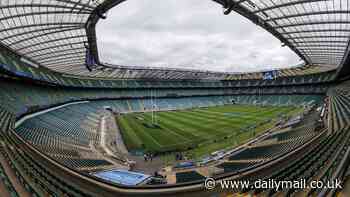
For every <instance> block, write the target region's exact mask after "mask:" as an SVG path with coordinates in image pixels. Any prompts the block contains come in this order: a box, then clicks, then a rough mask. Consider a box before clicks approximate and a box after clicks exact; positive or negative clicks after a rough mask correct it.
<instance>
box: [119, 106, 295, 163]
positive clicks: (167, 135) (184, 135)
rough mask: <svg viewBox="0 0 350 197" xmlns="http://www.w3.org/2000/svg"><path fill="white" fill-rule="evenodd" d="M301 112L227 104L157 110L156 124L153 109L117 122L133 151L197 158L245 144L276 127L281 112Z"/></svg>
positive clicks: (280, 108) (133, 114) (127, 116)
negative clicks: (185, 154) (175, 154)
mask: <svg viewBox="0 0 350 197" xmlns="http://www.w3.org/2000/svg"><path fill="white" fill-rule="evenodd" d="M300 111H301V109H300V108H295V107H272V106H269V107H260V106H252V105H225V106H218V107H208V108H197V109H189V110H181V111H164V112H156V113H155V114H156V120H157V125H156V126H154V125H153V124H152V113H151V112H146V113H131V114H126V115H122V116H118V117H117V122H118V125H119V127H120V128H121V132H122V136H123V139H124V141H125V143H126V146H127V148H128V149H129V151H134V150H142V151H146V152H157V153H159V152H171V151H188V152H189V153H190V154H191V155H192V156H193V157H195V158H197V157H200V156H202V155H205V154H207V153H210V152H213V151H216V150H219V149H225V148H228V147H233V146H237V145H239V144H242V143H244V142H246V141H247V140H249V139H251V138H253V137H254V136H256V135H257V134H259V133H261V132H263V131H265V130H266V129H268V128H270V127H272V126H273V124H274V122H275V121H276V120H277V119H278V117H280V116H281V114H284V115H291V114H293V113H297V112H300ZM253 126H256V128H255V129H252V128H251V127H253Z"/></svg>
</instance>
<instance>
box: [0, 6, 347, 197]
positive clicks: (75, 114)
mask: <svg viewBox="0 0 350 197" xmlns="http://www.w3.org/2000/svg"><path fill="white" fill-rule="evenodd" d="M124 1H125V0H93V1H91V0H51V1H26V0H5V1H1V2H0V11H1V12H0V38H1V39H0V81H1V82H0V87H1V88H0V97H1V99H0V131H1V135H0V139H1V148H0V164H1V165H0V166H1V168H0V172H1V174H2V176H1V178H0V191H2V194H3V195H4V196H106V197H107V196H216V195H218V194H219V193H224V194H231V193H232V192H233V191H222V190H220V188H216V189H213V190H207V189H205V187H204V178H205V177H206V176H203V175H200V174H198V173H197V172H198V171H197V170H195V168H193V169H192V168H190V170H188V169H186V170H185V169H184V170H183V172H182V171H181V172H179V173H177V174H175V177H176V180H177V181H175V182H174V183H163V182H161V183H159V182H157V179H154V180H153V182H152V181H151V182H148V183H147V184H136V185H126V184H118V183H112V182H110V181H108V180H105V179H102V178H99V177H98V176H94V175H93V174H92V173H91V172H95V171H96V169H99V170H101V169H104V170H107V169H109V166H110V165H111V161H110V160H106V159H104V158H103V157H101V155H98V154H96V152H94V151H95V150H92V148H91V147H92V146H93V145H92V144H94V143H98V142H99V140H100V139H101V138H102V136H103V135H101V134H100V133H99V131H98V130H99V126H100V125H101V122H102V120H101V117H103V115H104V114H105V113H107V112H106V108H112V111H117V112H118V113H120V112H123V113H130V112H140V111H145V110H146V109H152V108H154V106H153V103H152V102H153V100H154V99H156V100H157V102H158V103H159V104H158V106H157V108H158V110H169V109H170V108H171V109H172V110H173V109H185V108H196V107H208V106H219V105H229V104H233V103H235V104H245V105H263V106H303V107H304V108H306V109H307V110H306V111H305V117H304V118H303V119H302V120H300V121H299V122H298V123H297V124H293V125H294V126H295V127H294V126H293V128H292V131H293V132H291V131H290V132H280V133H278V132H277V133H272V134H271V133H270V134H269V133H267V134H266V136H262V137H261V136H260V137H258V138H256V140H257V141H254V140H253V141H252V142H251V143H250V144H249V145H248V146H249V147H248V148H247V147H243V148H242V149H239V150H238V151H232V152H228V153H227V155H225V157H223V158H220V159H218V160H217V161H215V162H218V163H214V164H209V165H210V166H209V168H208V169H213V171H214V172H213V173H209V174H208V177H209V175H210V176H212V177H214V178H215V180H216V181H218V182H219V181H221V180H252V181H253V180H268V179H276V180H285V179H305V180H306V181H308V182H309V181H311V180H314V179H316V180H322V181H324V182H326V181H333V180H336V179H338V180H341V181H343V183H344V186H346V184H345V183H347V181H348V175H349V162H350V149H349V145H350V136H349V135H350V133H349V124H350V118H349V117H350V115H349V114H350V89H349V82H348V81H347V80H348V79H349V75H350V67H349V65H348V64H349V59H350V56H349V38H350V26H349V25H350V21H349V16H350V12H349V6H350V2H349V1H348V0H333V1H324V0H312V1H311V0H295V1H294V0H293V1H277V0H267V1H265V0H264V1H262V0H214V1H215V2H217V3H219V4H221V5H222V6H223V7H224V9H225V11H224V14H229V13H230V12H237V13H239V14H241V15H242V16H244V17H246V18H248V19H249V20H251V21H252V22H253V23H255V24H256V25H258V26H260V27H262V28H264V29H266V31H268V32H270V33H271V34H272V35H274V36H275V37H276V38H278V39H279V40H280V41H281V42H282V43H283V45H284V46H286V47H289V48H290V49H291V50H293V51H294V52H295V53H296V54H297V55H298V56H299V57H300V58H301V59H302V60H303V61H304V63H305V64H304V65H302V66H300V67H296V68H290V69H282V70H277V71H271V72H270V71H267V72H255V73H240V74H237V73H228V72H227V73H224V72H208V71H198V70H185V69H166V68H164V69H160V68H151V67H149V68H134V67H131V66H124V65H123V66H121V65H111V64H108V63H103V62H101V61H100V60H99V55H98V46H97V44H96V39H97V37H98V35H96V32H95V27H96V24H97V23H98V21H99V20H103V19H105V18H106V15H105V13H106V12H107V11H108V10H110V9H111V8H113V7H115V6H118V4H120V3H122V2H124ZM227 20H230V16H227ZM188 103H191V105H186V104H188ZM169 106H170V107H169ZM311 106H312V107H311ZM315 108H320V109H322V113H321V115H320V116H318V115H315V113H316V111H317V110H316V109H315ZM107 111H108V110H107ZM316 114H317V113H316ZM320 120H321V121H320ZM103 121H105V120H103ZM310 123H315V124H310ZM316 123H317V124H316ZM93 147H99V146H97V145H96V146H93ZM127 162H128V158H125V157H124V156H123V155H121V154H120V153H118V152H117V153H115V158H114V159H113V163H114V164H115V165H119V167H120V169H123V170H124V168H125V163H127ZM121 173H124V171H121ZM133 176H138V174H133ZM141 177H142V178H144V179H146V178H147V179H148V178H149V177H146V176H145V177H143V176H141ZM129 178H130V177H129ZM180 180H181V181H180ZM134 181H135V180H134ZM234 192H241V193H250V194H256V195H267V196H272V195H276V194H281V195H283V196H289V195H297V194H300V195H302V196H307V195H320V196H327V195H328V196H334V195H343V196H347V193H345V192H346V191H345V190H341V189H339V188H319V189H309V188H308V189H302V190H297V189H287V190H283V191H273V190H259V189H242V188H237V189H236V190H234Z"/></svg>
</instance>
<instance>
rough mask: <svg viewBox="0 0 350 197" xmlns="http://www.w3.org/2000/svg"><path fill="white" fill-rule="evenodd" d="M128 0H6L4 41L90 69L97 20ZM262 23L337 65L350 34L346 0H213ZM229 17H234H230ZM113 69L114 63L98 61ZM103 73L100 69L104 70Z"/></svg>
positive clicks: (74, 68)
mask: <svg viewBox="0 0 350 197" xmlns="http://www.w3.org/2000/svg"><path fill="white" fill-rule="evenodd" d="M124 1H126V0H40V1H39V0H31V1H29V0H2V1H1V3H0V40H1V43H2V44H3V45H5V46H7V47H8V48H10V49H12V50H14V51H16V52H17V53H18V54H20V55H22V56H23V57H25V58H26V59H29V60H31V61H32V62H34V63H36V64H39V65H41V66H44V67H47V68H49V69H52V70H55V71H59V72H64V73H70V74H86V73H88V71H87V69H86V65H85V62H86V61H85V59H86V51H87V49H89V51H90V52H91V54H92V55H93V56H94V57H95V59H96V61H97V62H99V59H98V50H97V44H96V33H95V26H96V23H98V21H99V20H100V19H101V18H104V13H105V12H107V11H108V10H109V9H111V8H112V7H114V6H117V5H118V4H119V3H121V2H124ZM213 1H215V2H217V3H220V4H222V5H223V7H224V8H225V9H226V10H225V14H229V13H230V12H231V11H235V12H238V13H239V14H241V15H243V16H245V17H246V18H248V19H249V20H251V21H252V22H254V23H255V24H257V25H259V26H261V27H263V28H264V29H266V30H267V31H269V32H270V33H272V34H273V35H274V36H275V37H277V38H278V39H279V40H281V42H282V43H283V45H286V46H288V47H290V48H291V49H292V50H293V51H294V52H295V53H296V54H297V55H299V57H300V58H301V59H303V60H304V61H305V62H306V63H307V64H326V65H335V66H339V65H341V63H342V62H343V61H345V58H344V54H345V53H346V51H347V47H348V39H349V37H350V8H349V6H350V4H349V1H348V0H213ZM227 20H230V17H229V16H228V17H227ZM103 67H106V68H107V70H108V71H110V72H113V71H112V70H111V69H113V66H108V65H102V64H99V65H98V66H97V67H96V68H100V69H101V68H103ZM99 72H102V71H101V70H100V71H99Z"/></svg>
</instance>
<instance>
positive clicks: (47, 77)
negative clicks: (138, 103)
mask: <svg viewBox="0 0 350 197" xmlns="http://www.w3.org/2000/svg"><path fill="white" fill-rule="evenodd" d="M0 49H1V51H0V72H1V71H2V72H6V73H7V74H10V75H13V76H19V77H24V78H29V79H34V80H39V81H43V82H48V83H51V84H55V85H60V86H71V87H90V88H100V87H102V88H164V87H167V88H169V87H174V88H182V87H184V88H186V87H187V88H190V87H251V86H278V85H281V84H282V85H288V84H290V85H297V84H312V83H322V82H329V81H332V80H334V79H335V70H332V69H330V68H329V67H324V66H308V67H303V68H293V69H285V70H280V71H278V73H277V78H276V79H274V80H263V73H248V74H239V75H231V76H227V77H226V79H227V80H180V79H177V78H176V79H172V78H167V79H165V78H162V79H159V80H154V79H143V77H142V75H139V76H138V75H135V73H132V72H130V71H128V70H124V71H122V72H123V73H124V75H123V76H120V77H119V78H122V79H123V78H125V79H128V80H121V79H111V78H110V77H109V76H106V77H105V78H94V77H91V78H88V77H82V76H75V75H64V74H61V73H57V72H53V71H51V70H48V69H46V68H42V67H38V68H37V67H34V66H32V65H29V64H28V63H25V62H23V61H22V60H21V58H20V57H19V56H18V55H16V54H15V53H12V52H11V51H9V50H6V49H5V48H0ZM144 71H145V72H154V71H152V70H148V71H147V70H144ZM140 72H143V71H140Z"/></svg>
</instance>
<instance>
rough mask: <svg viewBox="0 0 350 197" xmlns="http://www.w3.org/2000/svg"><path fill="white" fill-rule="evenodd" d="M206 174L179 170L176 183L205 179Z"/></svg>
mask: <svg viewBox="0 0 350 197" xmlns="http://www.w3.org/2000/svg"><path fill="white" fill-rule="evenodd" d="M204 178H205V177H204V176H202V175H200V174H199V173H198V172H196V171H188V172H178V173H176V183H186V182H192V181H198V180H204Z"/></svg>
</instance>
